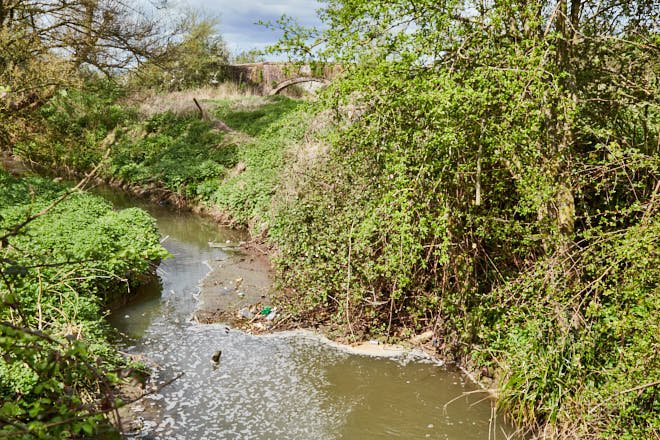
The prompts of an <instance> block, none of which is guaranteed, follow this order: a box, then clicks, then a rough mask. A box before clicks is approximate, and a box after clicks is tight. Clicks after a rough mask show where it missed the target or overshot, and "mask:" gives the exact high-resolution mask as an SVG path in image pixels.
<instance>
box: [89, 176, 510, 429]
mask: <svg viewBox="0 0 660 440" xmlns="http://www.w3.org/2000/svg"><path fill="white" fill-rule="evenodd" d="M102 195H104V196H105V197H106V198H109V199H110V200H111V201H112V202H113V203H114V204H115V206H116V207H117V208H118V209H121V208H126V207H129V206H139V207H141V208H143V209H146V210H147V211H149V213H150V214H151V215H152V216H154V217H155V218H156V219H157V226H158V228H159V230H160V232H161V234H162V235H163V237H167V239H166V240H165V241H164V243H163V245H164V246H165V247H166V248H167V249H168V251H169V252H170V253H171V254H172V255H173V256H174V258H170V259H167V260H165V261H163V262H162V263H161V265H160V266H159V268H158V275H159V278H160V282H159V283H154V284H153V285H151V286H147V288H145V289H142V291H141V292H139V293H138V295H137V298H136V299H135V300H134V301H133V302H131V303H130V304H129V305H127V306H125V307H123V308H121V309H120V310H118V311H116V312H115V313H113V315H112V316H111V317H110V320H111V322H112V324H113V325H114V326H115V327H116V328H117V329H118V330H119V331H120V332H122V333H123V334H124V335H125V341H124V344H125V346H124V347H123V350H124V351H126V352H128V353H132V354H140V355H143V356H145V357H146V358H148V359H149V360H150V361H152V362H153V364H154V365H155V366H156V367H155V372H154V375H153V377H152V379H151V381H150V384H149V385H148V387H149V386H150V387H158V384H162V383H165V382H167V381H169V380H171V379H172V378H174V377H176V376H178V375H179V374H181V373H183V376H181V377H180V378H179V379H177V380H176V381H174V382H173V383H171V384H170V385H168V386H167V387H165V388H163V389H162V390H160V391H159V392H158V393H156V394H154V395H153V396H149V398H148V399H145V400H147V402H146V404H142V405H144V406H147V405H148V406H150V407H151V408H150V410H149V411H147V413H148V414H151V415H154V414H157V417H153V418H149V417H148V416H145V418H144V421H143V424H144V428H143V433H144V434H145V435H148V436H149V438H159V439H245V440H247V439H273V440H274V439H292V440H293V439H295V440H303V439H309V440H317V439H318V440H321V439H340V438H343V439H417V438H419V439H425V438H431V439H463V440H467V439H489V438H506V437H505V434H504V432H507V433H510V432H511V431H512V429H511V427H510V426H507V425H505V424H504V423H503V422H502V420H500V419H499V418H494V419H493V420H491V403H490V400H489V399H485V400H484V397H485V394H484V393H482V392H475V391H477V390H478V388H477V387H476V386H475V385H474V384H472V383H471V382H470V381H469V379H468V378H467V377H466V376H465V375H464V374H462V373H461V372H459V371H456V370H454V369H452V368H448V367H444V366H441V365H438V364H437V363H436V362H433V361H431V360H430V359H428V358H425V357H424V356H423V355H420V354H410V353H408V354H404V355H401V356H397V357H391V358H382V357H381V358H379V357H371V356H366V355H356V354H351V353H348V352H346V351H345V350H342V349H341V348H337V347H335V346H331V345H328V344H325V343H323V342H321V341H320V340H318V339H317V338H313V337H309V336H304V335H296V334H290V333H283V334H282V335H277V334H274V335H269V336H252V335H248V334H246V333H243V332H241V331H238V330H233V329H230V328H228V327H227V326H225V325H217V324H213V325H200V324H197V323H195V322H193V320H192V319H191V317H192V314H193V312H194V311H195V309H196V308H197V307H198V302H197V300H196V296H197V295H198V292H199V284H200V281H201V280H202V279H203V278H204V277H205V276H206V275H207V274H208V272H209V270H210V269H209V266H208V264H207V263H208V262H209V261H218V260H225V259H227V258H229V257H230V256H231V255H230V254H228V251H226V250H225V251H223V250H222V249H218V248H215V247H213V248H212V247H210V246H209V242H212V243H226V244H228V245H233V244H237V243H238V242H240V241H241V240H244V239H246V238H247V237H246V236H245V235H244V234H242V233H241V232H237V231H235V230H230V229H225V228H220V227H218V226H217V225H216V224H215V223H214V222H213V221H212V220H210V219H205V218H202V217H199V216H196V215H194V214H191V213H185V212H175V211H173V210H170V209H167V208H164V207H160V206H158V205H154V204H150V203H146V202H141V201H138V200H135V199H133V198H131V197H128V196H125V195H122V194H118V193H117V192H116V191H113V190H107V189H106V190H105V191H103V193H102ZM228 247H229V248H231V246H228ZM220 270H221V269H220ZM218 350H221V351H222V355H221V359H220V362H219V364H218V365H217V366H216V365H215V364H214V363H213V362H212V361H211V357H212V356H213V355H214V353H216V352H217V351H218ZM151 389H153V388H151ZM470 392H472V394H465V395H463V394H464V393H470ZM459 396H462V397H459ZM453 399H456V400H454V401H453V402H451V403H450V404H449V405H448V406H447V407H446V408H445V404H446V403H448V402H449V401H451V400H453ZM137 409H138V410H140V409H142V408H141V407H138V408H137ZM489 431H490V436H489ZM494 434H497V435H496V436H495V435H494Z"/></svg>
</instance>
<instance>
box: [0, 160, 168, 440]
mask: <svg viewBox="0 0 660 440" xmlns="http://www.w3.org/2000/svg"><path fill="white" fill-rule="evenodd" d="M67 189H68V188H67V187H66V186H63V185H61V184H57V183H54V182H53V181H50V180H47V179H43V178H37V177H26V178H22V179H17V178H13V177H10V176H9V175H8V174H7V173H6V172H4V171H1V170H0V237H2V236H4V237H6V238H5V240H4V241H3V242H2V245H0V249H1V250H2V259H1V260H0V274H1V275H2V276H1V278H0V279H1V281H0V298H1V299H2V304H1V305H0V321H2V323H3V324H2V325H0V345H1V346H2V348H3V351H2V353H3V355H2V358H1V359H0V396H1V397H2V401H3V405H2V406H1V407H0V413H1V414H2V417H3V419H4V420H7V419H8V420H12V421H13V424H7V425H4V424H3V425H4V426H3V427H2V428H0V433H10V432H12V430H16V429H17V427H26V428H25V429H29V430H30V431H33V432H39V431H40V430H44V431H43V436H46V437H48V436H50V437H48V438H54V437H57V436H58V435H59V434H58V433H65V432H69V433H70V432H80V431H81V430H84V431H85V432H87V430H88V429H91V431H93V432H97V433H99V435H100V433H101V432H102V431H103V430H105V429H107V426H106V425H105V424H104V423H101V422H102V421H103V420H104V419H105V418H104V416H103V415H102V413H99V408H98V407H97V405H95V404H94V403H93V400H90V399H93V396H94V395H95V393H96V392H98V391H99V388H98V387H99V386H104V385H103V382H102V381H104V380H105V381H108V383H117V382H118V376H117V374H116V373H111V370H116V368H117V367H121V366H122V365H123V364H124V363H123V361H121V359H120V358H119V356H118V355H117V354H116V352H115V351H114V349H113V348H112V347H111V345H110V344H109V343H108V339H107V338H108V337H109V336H110V334H111V333H110V328H109V326H108V324H107V323H106V322H105V321H104V319H103V317H104V315H105V310H106V307H107V305H109V304H111V303H113V302H115V301H117V300H118V299H119V298H121V297H123V296H126V295H127V294H128V293H129V291H130V288H133V287H136V286H137V285H139V284H140V283H141V282H142V280H143V277H144V276H145V275H148V274H149V273H150V271H151V270H150V267H151V264H152V262H153V261H155V260H159V259H161V258H164V257H166V256H167V252H166V251H165V250H164V249H163V248H162V247H161V246H160V243H159V234H158V231H157V229H156V227H155V220H154V219H153V218H151V217H150V216H149V215H148V214H147V213H145V212H144V211H142V210H139V209H126V210H123V211H120V212H116V211H114V210H113V209H112V206H111V205H110V203H109V202H107V201H105V200H104V199H102V198H101V197H98V196H94V195H91V194H87V193H82V192H78V193H73V194H71V195H69V196H68V197H67V198H66V199H65V200H64V201H62V202H61V203H59V204H57V205H56V206H54V207H53V208H52V209H51V210H50V211H49V212H48V213H47V214H46V215H43V216H40V217H38V218H36V219H34V220H32V221H30V222H29V223H27V225H26V226H25V227H22V228H18V227H17V225H20V224H22V223H23V222H24V221H25V220H26V219H28V218H29V217H30V215H35V214H37V213H39V212H41V211H42V210H43V209H45V208H46V207H48V206H50V205H51V203H53V202H54V201H55V200H57V199H59V198H60V196H61V195H62V194H63V193H64V192H65V191H67ZM76 390H78V391H76ZM94 390H96V391H94ZM52 405H55V411H53V406H52ZM68 419H72V421H71V422H66V423H61V424H60V423H59V422H62V421H66V420H68ZM76 421H79V422H80V423H79V424H78V422H76ZM74 422H75V423H74ZM50 424H55V425H53V426H57V428H55V429H46V427H47V425H50ZM87 433H88V434H91V432H87ZM40 435H41V434H40ZM62 435H64V434H62ZM104 435H105V434H104ZM108 435H110V434H108ZM58 438H59V437H58Z"/></svg>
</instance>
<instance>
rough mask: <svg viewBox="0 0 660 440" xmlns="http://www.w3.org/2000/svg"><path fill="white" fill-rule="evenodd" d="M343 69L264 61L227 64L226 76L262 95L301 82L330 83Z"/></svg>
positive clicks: (329, 65)
mask: <svg viewBox="0 0 660 440" xmlns="http://www.w3.org/2000/svg"><path fill="white" fill-rule="evenodd" d="M341 71H342V70H341V66H339V65H337V64H321V63H319V64H315V65H310V64H301V65H298V64H291V63H269V62H263V63H250V64H234V65H229V66H226V71H225V77H226V78H227V79H228V80H230V81H233V82H235V83H237V84H239V85H242V86H245V87H249V88H251V89H252V90H254V91H256V92H258V93H260V94H262V95H270V94H275V93H279V92H280V91H281V90H282V89H284V88H285V87H288V86H290V85H293V84H297V83H300V82H308V81H318V82H322V83H328V82H329V80H331V79H333V78H334V77H336V76H337V75H339V74H340V73H341Z"/></svg>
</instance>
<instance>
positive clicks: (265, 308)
mask: <svg viewBox="0 0 660 440" xmlns="http://www.w3.org/2000/svg"><path fill="white" fill-rule="evenodd" d="M269 313H270V306H266V307H264V308H263V309H261V314H262V315H268V314H269Z"/></svg>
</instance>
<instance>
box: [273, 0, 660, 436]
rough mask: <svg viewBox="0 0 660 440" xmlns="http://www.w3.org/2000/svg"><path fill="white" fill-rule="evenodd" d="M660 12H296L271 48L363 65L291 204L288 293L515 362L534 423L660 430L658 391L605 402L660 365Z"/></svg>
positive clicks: (408, 7)
mask: <svg viewBox="0 0 660 440" xmlns="http://www.w3.org/2000/svg"><path fill="white" fill-rule="evenodd" d="M659 13H660V2H658V1H657V0H639V1H626V2H619V1H615V0H603V1H595V0H594V1H591V0H556V1H550V0H543V1H542V0H535V1H518V0H496V1H480V0H469V1H459V0H440V1H438V0H414V1H404V0H396V1H385V0H376V1H366V0H329V1H327V2H325V4H324V7H323V8H322V9H321V10H320V11H319V14H320V17H321V19H322V20H323V21H324V26H323V28H322V29H303V28H301V27H300V26H298V25H297V24H296V23H295V22H293V21H291V20H287V19H286V17H285V18H283V19H282V20H280V22H279V25H280V26H281V27H283V28H284V32H285V38H284V39H283V40H282V41H280V42H279V43H278V44H276V45H275V46H274V47H273V48H272V50H273V51H285V52H286V51H288V52H289V53H292V54H294V55H296V57H297V58H296V59H297V60H301V61H309V60H312V59H320V60H321V61H330V62H337V63H340V64H341V65H342V67H343V69H344V75H343V76H342V77H341V78H338V79H336V80H335V81H333V84H332V86H331V87H330V88H329V90H328V91H327V93H326V94H325V97H324V99H323V102H324V104H325V105H326V106H327V107H329V108H330V109H331V110H333V114H334V115H335V116H336V122H337V127H338V129H339V130H340V134H339V135H338V136H336V137H334V138H333V148H332V149H331V150H330V154H329V156H330V157H329V159H328V160H326V161H324V162H323V167H324V169H315V170H314V171H313V176H314V178H313V179H309V181H307V182H306V185H304V186H303V190H301V192H300V194H299V195H298V199H297V200H295V201H294V202H292V203H291V204H289V205H287V207H286V210H287V213H286V214H283V216H284V218H285V219H286V223H285V225H284V226H283V229H284V230H285V231H286V232H285V233H283V234H281V235H282V236H281V237H280V239H281V241H282V246H281V247H282V255H283V256H282V260H283V261H284V262H285V263H286V266H285V267H284V269H283V273H284V274H285V276H286V277H287V281H288V282H289V284H290V285H292V286H293V287H297V288H299V289H300V290H299V291H300V292H307V293H300V295H302V296H304V298H305V299H306V300H307V305H308V306H309V307H323V308H324V309H326V310H329V311H330V312H334V313H333V314H332V316H333V319H334V320H337V321H341V322H346V321H349V322H351V321H352V327H351V330H356V329H359V330H362V331H372V332H373V331H382V332H385V333H387V334H388V335H389V334H392V333H394V332H395V331H396V330H397V328H396V326H397V325H399V326H400V327H408V328H414V329H421V328H424V327H426V328H430V329H432V330H434V332H435V335H436V337H438V340H439V343H438V345H439V346H440V347H442V348H443V351H444V353H445V354H449V355H453V356H455V357H456V358H458V359H464V356H471V357H472V358H473V359H478V360H479V362H483V363H486V364H489V365H491V366H495V367H496V368H498V369H499V370H500V371H501V373H502V377H503V379H502V382H501V384H500V385H501V386H502V389H503V391H502V394H501V397H502V399H501V403H502V404H503V405H506V406H509V407H510V408H511V409H512V412H513V414H514V415H515V416H516V417H517V418H518V420H519V421H520V422H521V423H527V424H532V425H534V424H536V425H537V426H543V425H545V424H546V423H547V424H548V426H549V427H548V431H547V432H552V431H553V429H555V428H556V429H559V428H557V427H558V426H559V427H562V428H565V429H567V431H566V432H567V433H571V435H572V434H575V433H576V432H577V431H578V430H580V432H581V433H582V434H584V435H595V433H597V432H600V433H603V432H605V433H610V434H611V435H612V436H614V437H617V436H622V435H624V433H625V434H628V435H630V436H631V438H642V437H644V436H646V435H649V434H648V433H650V432H657V429H658V425H657V423H658V422H657V418H654V417H655V416H654V415H653V411H654V410H653V408H657V400H656V398H655V397H654V396H655V394H653V393H654V391H647V392H646V393H641V394H640V395H638V396H637V397H635V398H633V397H630V396H629V397H630V399H629V400H627V401H626V402H623V403H621V408H619V409H616V410H615V409H613V408H611V407H610V408H609V409H607V410H605V409H604V408H603V406H602V405H597V402H599V399H600V400H603V399H605V398H607V397H608V390H611V389H612V388H614V389H622V391H625V389H626V386H624V385H622V384H623V383H626V385H627V388H628V389H638V388H636V387H638V386H640V384H642V385H643V384H644V382H645V381H646V380H647V379H648V382H650V383H654V381H655V380H657V379H658V377H659V376H660V370H659V369H658V364H659V362H658V357H657V356H656V355H655V354H654V351H653V349H651V350H648V347H655V346H657V344H658V337H657V336H655V334H653V332H654V331H655V330H653V331H649V333H648V334H645V335H644V336H640V337H639V338H638V337H637V336H635V335H636V334H638V330H636V329H639V328H649V329H658V328H660V322H659V321H658V319H657V318H656V317H655V313H654V312H653V310H654V308H655V307H657V304H658V299H657V290H654V287H653V283H651V284H649V282H648V280H657V279H658V277H660V273H659V272H658V268H657V266H658V264H657V262H658V255H657V252H650V253H648V252H646V251H642V250H641V249H646V248H647V247H648V246H650V247H654V246H655V247H656V248H657V247H658V246H660V236H659V235H658V229H657V227H658V224H660V221H659V219H658V217H657V213H658V207H659V201H660V199H659V198H658V189H659V188H660V183H659V182H660V174H659V172H658V170H659V169H660V143H659V142H658V139H659V136H660V81H659V78H658V74H659V72H660V56H659V55H660V44H659V43H660V35H659V34H658V27H657V21H656V20H657V17H658V16H659ZM308 174H311V172H310V173H308ZM327 188H332V191H328V190H327ZM330 207H331V208H330ZM329 212H330V214H329ZM328 216H330V218H328ZM289 237H291V238H289ZM312 250H313V251H312ZM312 253H313V255H314V256H315V258H314V259H311V257H310V255H311V254H312ZM349 274H350V275H349ZM655 285H657V283H656V284H655ZM325 316H327V315H325ZM613 322H616V324H614V323H613ZM624 329H625V330H624ZM615 335H616V336H615ZM617 338H618V339H617ZM530 347H531V348H530ZM622 347H625V348H622ZM645 347H646V348H645ZM619 350H621V351H619ZM645 350H646V351H645ZM622 353H623V354H622ZM587 358H588V359H587ZM623 359H625V360H623ZM612 365H620V367H616V369H617V372H616V373H614V372H612V368H614V367H612ZM619 368H620V369H621V371H619ZM623 370H626V371H627V373H626V374H624V373H622V371H623ZM603 371H610V372H612V375H611V376H608V375H607V374H605V373H603ZM644 389H646V388H644ZM624 394H625V393H624ZM610 395H611V393H610ZM610 401H611V400H608V402H610ZM589 407H591V408H592V409H593V411H591V410H585V408H589ZM596 409H597V410H596ZM615 411H619V412H618V413H615ZM633 414H634V415H633ZM557 432H558V431H557ZM612 433H614V434H612ZM631 433H632V434H631ZM567 435H569V434H567Z"/></svg>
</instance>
